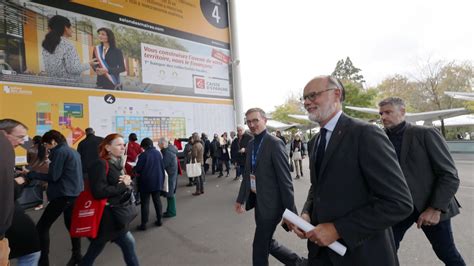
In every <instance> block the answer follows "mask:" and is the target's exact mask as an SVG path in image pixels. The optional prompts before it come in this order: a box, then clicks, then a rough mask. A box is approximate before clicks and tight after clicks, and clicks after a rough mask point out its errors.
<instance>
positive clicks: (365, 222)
mask: <svg viewBox="0 0 474 266" xmlns="http://www.w3.org/2000/svg"><path fill="white" fill-rule="evenodd" d="M344 98H345V90H344V86H343V85H342V83H341V82H340V81H338V80H337V79H336V78H334V77H332V76H319V77H315V78H313V79H312V80H310V81H309V82H308V83H307V84H306V86H305V88H304V92H303V99H302V100H303V103H304V107H305V109H306V110H307V111H308V117H309V119H310V120H312V121H314V122H317V123H319V125H320V127H321V131H320V133H319V134H317V135H316V136H314V137H313V138H312V139H311V141H310V142H309V145H308V147H309V148H308V151H310V160H309V164H310V176H311V177H310V178H311V186H310V187H309V191H308V196H307V198H306V202H305V204H304V207H303V211H302V213H301V218H302V219H304V220H306V221H307V222H309V223H311V224H312V225H314V229H313V230H311V231H309V232H306V233H305V232H303V231H302V230H301V229H300V228H298V227H296V226H295V225H293V224H289V226H290V227H291V229H292V230H293V231H294V232H295V233H296V234H297V235H298V236H299V237H300V238H302V239H307V247H308V264H309V265H384V266H396V265H399V261H398V257H397V254H396V249H395V245H394V241H393V233H392V229H391V226H393V225H394V224H396V223H398V222H400V221H402V220H403V219H405V218H406V217H408V215H410V213H411V212H412V210H413V208H412V204H413V202H412V199H411V195H410V191H409V189H408V186H407V183H406V181H405V178H404V176H403V173H402V170H401V169H400V165H399V164H398V162H397V156H396V153H395V150H394V149H393V146H392V144H391V143H390V141H389V140H388V138H387V136H386V135H385V133H384V132H383V131H382V130H381V129H380V128H378V127H377V126H375V125H372V124H369V123H366V122H362V121H360V120H357V119H354V118H351V117H349V116H347V115H345V114H344V113H343V112H342V103H343V101H344ZM334 241H339V242H341V243H342V244H344V245H345V246H346V247H347V251H346V254H345V255H344V256H339V255H338V254H336V253H335V252H334V251H332V250H331V249H329V248H328V245H330V244H332V243H334Z"/></svg>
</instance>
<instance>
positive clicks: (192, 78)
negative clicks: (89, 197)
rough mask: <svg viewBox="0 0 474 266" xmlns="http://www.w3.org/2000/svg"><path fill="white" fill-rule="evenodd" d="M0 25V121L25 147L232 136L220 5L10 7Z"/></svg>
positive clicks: (202, 1)
mask: <svg viewBox="0 0 474 266" xmlns="http://www.w3.org/2000/svg"><path fill="white" fill-rule="evenodd" d="M0 15H1V16H2V18H3V19H1V20H0V119H2V118H13V119H16V120H19V121H21V122H23V123H25V124H26V125H27V126H28V128H29V130H28V134H29V136H30V138H31V137H33V136H34V135H43V134H44V133H45V132H47V131H48V130H51V129H56V130H59V131H60V132H61V133H62V134H64V136H66V138H67V141H68V143H69V144H70V145H71V146H72V147H77V145H78V143H79V142H80V141H81V140H82V139H84V137H85V129H86V128H87V127H92V128H94V129H95V131H96V134H97V135H99V136H105V135H107V134H110V133H112V132H118V133H120V134H123V136H124V137H125V138H127V137H128V134H130V133H132V132H133V133H137V135H138V137H139V138H140V139H142V138H145V137H150V138H152V139H153V140H154V141H157V140H158V138H159V137H168V138H170V139H172V138H187V137H189V136H190V135H191V134H192V133H193V132H199V133H201V132H205V133H207V134H208V135H213V134H214V133H218V134H222V133H223V132H226V131H229V130H232V129H235V118H234V116H235V114H234V108H233V104H234V101H233V91H232V85H231V84H232V76H231V72H232V71H231V70H232V69H231V66H232V63H231V59H230V58H231V52H230V44H229V27H228V14H227V1H225V0H70V1H67V0H55V1H51V0H50V1H48V0H43V1H39V0H38V1H26V0H12V1H0ZM58 31H61V33H60V34H61V35H58V34H56V35H55V34H53V33H57V32H58ZM28 145H31V143H27V144H25V146H24V148H28ZM16 155H17V163H19V164H24V163H26V156H25V155H26V151H25V149H22V148H18V149H17V150H16Z"/></svg>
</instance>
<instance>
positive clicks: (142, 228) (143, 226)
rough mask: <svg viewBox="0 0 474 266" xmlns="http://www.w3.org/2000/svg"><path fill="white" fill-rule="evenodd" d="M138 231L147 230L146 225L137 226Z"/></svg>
mask: <svg viewBox="0 0 474 266" xmlns="http://www.w3.org/2000/svg"><path fill="white" fill-rule="evenodd" d="M137 230H140V231H145V230H146V224H141V225H139V226H137Z"/></svg>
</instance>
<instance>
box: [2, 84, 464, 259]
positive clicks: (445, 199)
mask: <svg viewBox="0 0 474 266" xmlns="http://www.w3.org/2000/svg"><path fill="white" fill-rule="evenodd" d="M344 98H345V91H344V87H343V85H342V84H341V82H340V81H339V80H337V79H336V78H334V77H332V76H320V77H316V78H314V79H312V80H310V81H309V82H308V84H307V85H306V87H305V89H304V92H303V99H302V102H303V104H304V107H305V109H306V110H307V111H308V114H309V118H310V119H311V120H312V121H314V122H317V123H319V125H320V126H321V129H320V132H319V133H318V134H317V135H316V136H314V137H313V138H312V139H311V140H310V141H309V143H308V144H307V145H305V143H304V141H303V140H302V136H301V135H299V134H296V135H295V136H294V138H293V139H292V140H290V142H289V144H288V146H289V152H288V151H287V140H286V139H285V138H284V137H283V136H282V135H281V133H278V132H277V133H276V134H272V133H270V132H269V131H268V129H267V127H266V122H267V117H266V114H265V112H264V111H263V110H262V109H260V108H252V109H249V110H248V111H247V112H246V114H245V118H246V124H247V125H248V127H249V132H246V131H245V129H244V127H243V126H238V127H237V130H236V131H237V132H236V133H235V132H230V134H229V135H228V134H227V132H224V133H222V134H221V135H219V134H217V133H215V134H214V135H213V139H212V141H210V140H209V139H208V138H207V134H205V133H202V134H199V133H197V132H195V133H193V134H192V135H191V136H190V137H189V139H188V142H187V143H186V145H185V146H184V148H183V147H180V146H181V143H180V142H179V141H178V140H175V141H174V142H171V141H170V140H168V139H166V138H160V139H159V140H158V141H157V145H156V146H155V143H154V142H153V140H151V139H150V138H144V139H142V140H141V142H140V144H138V138H137V135H136V134H134V133H132V134H130V135H129V136H128V142H126V141H125V140H124V138H123V136H121V135H119V134H116V133H112V134H109V135H107V136H106V137H105V138H101V137H97V136H95V132H94V130H93V129H92V128H88V129H86V133H87V136H86V138H85V139H84V140H82V141H81V143H80V144H79V145H78V148H77V151H76V150H75V149H73V148H72V147H70V146H69V145H68V143H67V141H66V138H65V137H64V135H62V134H61V133H60V132H59V131H56V130H50V131H48V132H46V133H45V134H44V135H43V136H36V137H35V138H34V139H33V141H32V142H31V145H29V146H28V147H26V148H27V149H28V156H27V157H28V166H27V167H26V168H24V169H17V170H16V172H15V154H14V148H15V147H17V146H20V145H23V146H26V145H27V144H26V143H25V141H26V140H27V139H28V135H27V131H28V127H27V126H26V125H25V124H23V123H21V122H19V121H16V120H13V119H2V120H0V144H1V149H0V153H1V154H0V156H1V158H2V160H0V175H1V176H0V177H1V182H2V183H1V186H0V189H1V191H0V209H1V210H2V212H0V265H1V266H3V265H8V261H9V260H10V259H15V258H16V259H18V265H49V254H50V237H49V231H50V228H51V226H52V225H53V224H54V223H55V221H56V220H57V219H58V218H59V216H61V214H62V215H63V217H64V224H65V227H66V228H67V230H69V229H70V227H71V219H72V212H73V208H74V206H75V201H76V198H77V197H78V195H79V194H80V193H81V192H82V191H83V190H84V188H86V189H88V188H89V189H90V191H91V194H92V196H93V197H94V198H95V199H107V203H106V206H105V208H104V212H103V215H102V218H101V220H100V227H99V232H98V235H97V237H95V238H93V239H90V241H89V246H88V248H87V251H86V253H85V254H84V255H82V254H81V239H80V238H75V237H71V239H70V240H71V246H72V249H71V250H72V254H71V259H70V260H69V262H68V264H67V265H93V263H94V261H95V259H96V258H97V257H98V256H99V255H100V253H101V252H102V250H103V249H104V247H105V245H106V244H107V242H109V241H111V242H113V243H115V244H117V245H118V246H119V247H120V249H121V250H122V253H123V257H124V260H125V262H126V264H127V265H139V258H138V257H137V255H136V251H135V239H134V237H133V235H132V233H131V231H130V228H129V224H130V221H131V220H130V219H133V218H134V217H135V216H133V217H132V218H130V219H128V218H129V217H128V216H127V217H122V216H120V215H121V212H120V211H119V207H120V206H123V205H124V204H126V203H129V202H133V204H137V203H138V201H136V200H135V199H140V200H139V202H140V204H141V207H140V209H141V223H140V225H138V228H137V229H138V230H147V226H148V219H149V201H150V197H151V198H152V201H153V205H154V208H155V214H156V220H155V222H154V225H155V226H158V227H160V226H161V225H162V223H163V218H169V217H175V216H176V215H177V210H176V197H175V193H176V189H177V177H178V173H179V172H180V170H181V167H180V162H179V159H178V157H177V154H178V149H182V150H183V153H184V156H185V162H184V163H185V165H186V167H185V168H186V174H187V176H188V177H189V183H188V185H189V186H195V188H196V189H195V192H194V193H192V195H194V196H199V195H203V194H204V191H205V184H206V175H207V174H209V173H210V174H212V175H217V177H216V178H222V177H223V176H224V171H225V173H226V177H228V176H229V175H230V173H231V168H232V166H233V167H234V168H235V174H236V175H235V177H234V179H235V180H237V179H239V178H242V182H241V185H240V190H239V193H238V196H237V199H236V202H235V206H234V209H235V211H236V212H237V213H239V214H240V213H243V212H244V211H245V210H247V211H248V210H251V209H254V210H255V211H254V215H255V223H256V228H255V235H254V241H253V253H252V261H253V265H268V256H269V255H270V254H271V255H273V256H274V257H275V258H276V259H278V260H279V261H281V262H282V263H283V264H285V265H399V260H398V256H397V250H398V248H399V247H400V244H401V241H402V239H403V237H404V234H405V232H406V231H407V230H408V229H409V228H410V227H411V226H412V225H413V224H416V225H417V228H419V229H422V231H423V233H424V234H425V236H426V237H427V239H428V240H429V241H430V243H431V245H432V248H433V250H434V252H435V253H436V255H437V256H438V258H439V259H440V260H441V261H443V262H444V263H445V264H446V265H466V264H465V262H464V260H463V258H462V256H461V254H460V253H459V251H458V250H457V248H456V246H455V243H454V238H453V230H452V227H451V218H452V217H454V216H455V215H457V214H459V213H460V211H459V208H460V205H459V203H458V201H457V200H456V198H455V193H456V191H457V189H458V187H459V177H458V174H457V170H456V167H455V165H454V161H453V159H452V157H451V155H450V153H449V151H448V149H447V145H446V142H445V140H444V139H443V138H442V136H441V135H440V133H439V132H438V131H437V130H436V129H433V128H428V127H423V126H417V125H411V124H409V123H407V122H406V121H405V104H404V101H403V100H402V99H400V98H397V97H389V98H386V99H384V100H382V101H380V102H379V110H380V116H381V122H382V124H383V126H384V130H382V129H380V128H379V127H377V126H375V125H372V124H369V123H366V122H363V121H361V120H357V119H354V118H351V117H350V116H348V115H346V114H344V112H343V111H342V102H343V101H344ZM305 158H309V160H308V162H309V170H310V171H309V173H310V176H309V180H310V181H311V185H310V187H309V188H308V194H307V197H306V201H305V203H304V206H303V208H302V210H301V211H300V212H298V210H297V209H296V204H295V201H294V189H293V179H299V178H301V177H303V167H302V166H303V164H302V160H304V159H305ZM408 158H410V159H408ZM183 168H184V167H183ZM292 168H293V172H295V177H294V178H293V177H292V174H291V172H292ZM35 180H38V181H40V183H38V184H39V185H40V186H42V187H46V194H47V200H48V203H47V204H46V207H45V208H44V211H43V213H42V215H41V218H40V219H39V221H38V222H37V223H36V225H35V223H34V222H33V221H32V219H31V218H30V217H29V216H28V215H27V214H25V212H24V210H23V208H22V207H21V206H20V204H19V203H18V201H16V200H15V199H17V198H18V197H19V195H20V194H21V189H22V187H23V186H24V185H25V184H27V183H31V182H34V181H35ZM161 196H164V197H166V199H167V207H166V211H163V210H164V208H163V207H162V203H161ZM285 209H288V210H290V211H292V212H294V213H295V214H299V216H300V217H301V219H303V220H305V221H307V222H308V223H310V224H312V225H313V226H314V229H312V230H306V231H303V229H302V228H300V227H298V226H297V225H296V224H294V223H292V222H291V221H288V220H286V219H283V221H282V214H283V212H284V211H285ZM280 223H281V225H282V226H283V228H285V230H287V231H293V232H294V233H295V234H296V235H297V236H298V237H300V238H302V239H307V247H308V257H307V258H304V257H302V256H300V255H298V254H296V253H295V252H293V251H292V250H291V249H289V248H287V247H284V246H282V245H280V244H279V243H278V242H277V241H276V240H275V239H274V237H273V234H274V232H275V230H276V228H277V226H278V224H280ZM335 241H339V242H340V243H341V244H342V245H344V246H345V247H346V248H347V252H346V254H345V255H344V256H340V255H338V254H337V253H335V252H334V251H333V250H332V249H330V248H329V246H330V245H331V244H333V243H334V242H335Z"/></svg>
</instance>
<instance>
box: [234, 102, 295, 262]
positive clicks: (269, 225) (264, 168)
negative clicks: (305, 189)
mask: <svg viewBox="0 0 474 266" xmlns="http://www.w3.org/2000/svg"><path fill="white" fill-rule="evenodd" d="M245 118H246V120H247V125H248V127H249V129H250V131H251V132H252V134H253V135H254V139H253V140H251V141H250V142H249V144H248V145H247V149H248V152H247V157H246V164H245V171H244V174H243V180H242V183H241V185H240V190H239V194H238V196H237V199H236V202H235V205H234V208H235V211H236V212H237V213H239V214H240V213H243V212H244V204H245V210H250V209H252V208H255V224H256V228H255V235H254V239H253V245H252V250H253V251H252V263H253V265H255V266H265V265H268V256H269V254H271V255H272V256H274V257H275V258H276V259H278V260H279V261H280V262H282V263H283V264H285V265H300V264H302V263H303V262H304V259H303V258H301V257H300V256H298V255H297V254H296V253H294V252H293V251H291V250H289V249H288V248H286V247H284V246H282V245H280V244H279V243H278V242H277V241H276V240H275V239H274V238H273V234H274V232H275V229H276V227H277V225H278V224H279V223H280V221H281V217H282V215H283V212H284V211H285V209H289V210H291V211H293V212H295V213H296V206H295V202H294V194H293V193H294V192H293V183H292V181H291V175H290V168H289V164H288V155H287V154H286V151H285V147H284V143H283V142H282V141H281V140H280V139H278V138H277V137H275V136H272V135H271V134H269V133H268V132H267V129H266V123H267V118H266V114H265V112H264V111H263V110H262V109H260V108H252V109H249V110H248V111H247V112H246V113H245Z"/></svg>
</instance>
